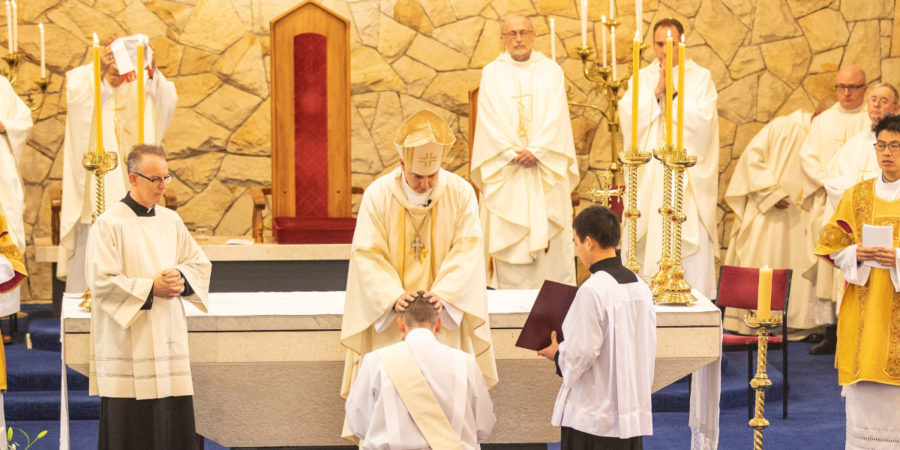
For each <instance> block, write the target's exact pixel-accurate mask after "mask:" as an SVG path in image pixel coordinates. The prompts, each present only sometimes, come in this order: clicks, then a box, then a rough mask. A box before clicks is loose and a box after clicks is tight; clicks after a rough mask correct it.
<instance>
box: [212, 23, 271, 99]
mask: <svg viewBox="0 0 900 450" xmlns="http://www.w3.org/2000/svg"><path fill="white" fill-rule="evenodd" d="M262 56H263V55H262V47H261V45H260V43H259V38H257V37H256V36H254V35H252V34H245V35H244V37H243V38H241V40H239V41H238V42H237V43H235V44H234V45H232V46H231V47H230V48H229V49H228V50H227V51H226V52H225V53H224V54H222V56H221V57H220V58H219V60H218V61H217V62H216V64H215V65H214V66H213V70H215V71H216V72H217V73H219V74H220V75H221V76H222V77H224V79H225V81H227V82H229V83H232V84H234V85H235V86H237V87H240V88H243V89H245V90H248V91H250V92H253V93H254V94H256V95H258V96H260V97H266V96H268V95H269V80H268V79H267V77H266V70H265V66H264V64H263V58H262Z"/></svg>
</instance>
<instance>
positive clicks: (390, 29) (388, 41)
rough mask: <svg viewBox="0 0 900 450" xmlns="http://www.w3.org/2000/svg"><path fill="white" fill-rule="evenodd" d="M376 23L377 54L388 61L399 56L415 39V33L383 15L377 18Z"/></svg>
mask: <svg viewBox="0 0 900 450" xmlns="http://www.w3.org/2000/svg"><path fill="white" fill-rule="evenodd" d="M378 22H379V32H378V46H377V47H378V53H379V54H381V55H382V56H384V57H385V58H388V59H394V58H396V57H397V56H401V55H402V54H403V52H404V51H406V49H407V48H408V47H409V44H411V43H412V41H413V39H414V38H415V37H416V32H415V31H414V30H413V29H411V28H409V27H406V26H404V25H402V24H400V23H398V22H396V21H394V20H392V19H391V18H390V17H388V16H386V15H384V14H380V15H379V16H378Z"/></svg>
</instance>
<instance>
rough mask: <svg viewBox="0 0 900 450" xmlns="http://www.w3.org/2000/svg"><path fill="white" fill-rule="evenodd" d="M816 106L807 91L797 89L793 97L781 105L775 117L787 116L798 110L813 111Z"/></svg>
mask: <svg viewBox="0 0 900 450" xmlns="http://www.w3.org/2000/svg"><path fill="white" fill-rule="evenodd" d="M815 106H816V105H814V104H813V102H812V100H810V99H809V95H807V93H806V90H805V89H795V90H794V92H793V93H792V94H791V96H790V97H788V99H787V100H785V102H784V103H783V104H782V105H781V108H779V109H778V112H776V113H775V117H779V116H786V115H788V114H790V113H792V112H794V111H796V110H798V109H802V110H804V111H813V110H814V109H815Z"/></svg>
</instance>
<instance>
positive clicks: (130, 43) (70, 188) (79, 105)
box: [57, 35, 178, 292]
mask: <svg viewBox="0 0 900 450" xmlns="http://www.w3.org/2000/svg"><path fill="white" fill-rule="evenodd" d="M148 41H149V40H148V38H147V37H146V36H144V35H134V36H128V37H124V38H119V39H116V40H114V41H112V42H110V43H109V44H108V45H106V46H104V47H103V48H102V49H99V51H100V53H101V54H100V57H99V60H100V64H99V72H100V77H101V80H102V81H101V83H100V98H101V103H102V106H101V113H102V120H101V121H100V122H99V123H97V121H96V120H94V113H95V105H94V103H95V100H94V99H95V87H96V86H95V85H94V84H95V83H94V70H95V67H94V64H93V63H91V64H86V65H84V66H81V67H77V68H75V69H72V70H70V71H69V72H67V73H66V100H67V103H68V112H67V114H66V134H65V141H64V143H63V155H64V156H63V183H62V191H63V192H62V194H63V202H62V214H61V217H60V233H59V234H60V245H59V252H60V254H59V263H58V264H57V276H58V277H59V278H60V279H63V280H66V292H81V291H83V290H84V289H85V287H86V284H85V281H84V272H83V261H84V243H85V242H86V239H87V233H88V229H89V227H90V224H91V223H92V220H93V219H92V215H93V213H94V203H95V201H94V196H95V194H96V190H95V180H94V177H93V175H91V173H89V172H88V171H87V170H85V169H84V167H83V166H82V163H81V161H82V158H83V156H84V154H85V153H86V152H89V151H98V150H99V148H100V146H102V149H103V150H104V151H107V152H116V153H118V155H119V163H118V166H117V167H116V168H115V169H114V170H112V171H111V172H108V173H107V174H106V178H105V185H106V207H107V208H108V207H110V206H111V205H113V204H115V202H117V201H118V199H120V198H122V197H123V196H124V195H125V191H126V185H127V184H126V172H125V170H124V167H125V161H124V157H125V155H127V154H128V151H129V149H130V148H131V147H132V146H134V145H136V144H142V143H147V144H154V145H159V144H160V143H161V142H162V140H163V137H164V136H165V133H166V130H167V129H168V128H169V124H170V123H171V121H172V116H173V114H174V113H175V104H176V102H177V101H178V95H177V94H176V92H175V85H174V83H172V82H171V81H169V80H167V79H166V77H165V76H164V75H163V74H162V73H161V72H160V71H158V70H157V69H156V56H155V54H154V53H153V50H152V47H150V45H149V44H148ZM139 42H142V43H143V45H144V48H145V50H146V51H145V56H146V57H145V58H144V61H145V64H144V67H143V69H142V70H140V71H137V70H135V65H136V61H137V47H138V45H139ZM138 73H140V74H141V75H142V76H143V77H144V80H145V92H144V94H143V98H144V142H138V140H137V136H138V120H137V117H138V105H139V103H140V102H139V101H138V92H137V83H136V82H135V80H136V79H137V74H138ZM98 129H99V130H102V132H100V133H98V132H97V130H98ZM98 134H99V137H100V139H99V141H100V142H98ZM98 144H99V145H98Z"/></svg>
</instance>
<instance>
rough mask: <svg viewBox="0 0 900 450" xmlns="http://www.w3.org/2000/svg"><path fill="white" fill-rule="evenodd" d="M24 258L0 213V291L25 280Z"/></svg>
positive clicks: (0, 358) (1, 374) (1, 361)
mask: <svg viewBox="0 0 900 450" xmlns="http://www.w3.org/2000/svg"><path fill="white" fill-rule="evenodd" d="M27 276H28V272H26V271H25V258H24V257H23V256H22V252H21V251H20V250H19V246H18V245H16V243H15V241H14V239H13V237H12V234H10V233H9V230H8V229H7V227H6V219H5V218H4V217H3V214H0V293H6V292H10V291H13V290H15V289H18V287H19V284H20V283H21V282H22V281H24V280H25V277H27ZM3 347H4V346H3V345H2V344H0V430H2V431H4V435H5V434H6V433H5V431H6V416H5V415H4V414H3V394H5V393H6V351H5V350H4V348H3Z"/></svg>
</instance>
